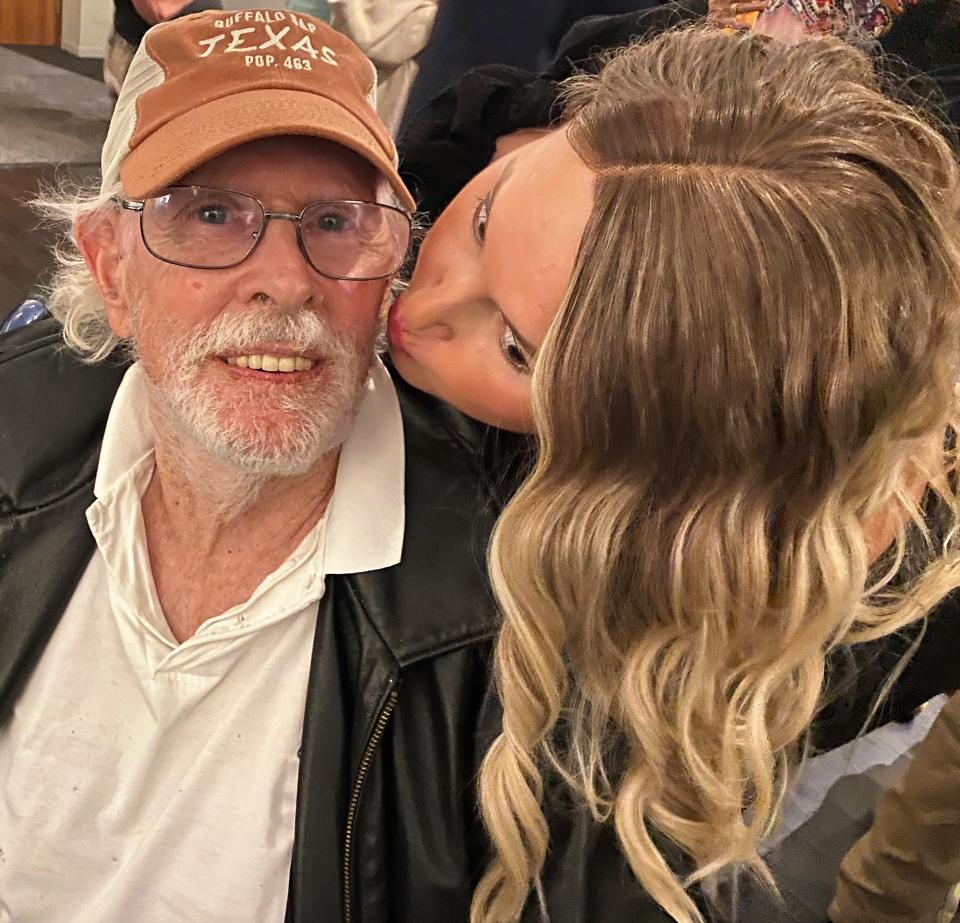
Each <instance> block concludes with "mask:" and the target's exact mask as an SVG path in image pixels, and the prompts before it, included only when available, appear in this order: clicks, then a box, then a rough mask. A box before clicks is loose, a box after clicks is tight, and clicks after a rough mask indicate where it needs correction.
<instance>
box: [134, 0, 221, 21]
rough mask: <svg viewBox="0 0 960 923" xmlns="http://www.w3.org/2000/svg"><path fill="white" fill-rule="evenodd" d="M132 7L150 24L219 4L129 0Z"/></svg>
mask: <svg viewBox="0 0 960 923" xmlns="http://www.w3.org/2000/svg"><path fill="white" fill-rule="evenodd" d="M130 2H131V3H133V8H134V9H135V10H136V11H137V12H138V13H139V14H140V15H141V16H142V17H143V18H144V20H146V21H147V22H148V23H150V25H154V24H156V23H158V22H164V21H165V20H167V19H175V18H176V17H177V16H180V15H182V14H183V13H194V12H197V11H198V10H209V9H220V8H221V4H220V3H219V2H216V3H191V2H187V3H185V2H184V0H130Z"/></svg>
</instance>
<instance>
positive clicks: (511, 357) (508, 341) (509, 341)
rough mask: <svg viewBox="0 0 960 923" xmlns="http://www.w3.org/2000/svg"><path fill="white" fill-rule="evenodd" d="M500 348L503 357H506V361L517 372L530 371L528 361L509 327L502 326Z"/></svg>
mask: <svg viewBox="0 0 960 923" xmlns="http://www.w3.org/2000/svg"><path fill="white" fill-rule="evenodd" d="M500 348H501V350H503V355H504V358H506V360H507V362H509V363H510V365H512V366H513V367H514V368H515V369H516V370H517V371H518V372H529V371H530V361H529V360H528V359H527V357H526V355H525V354H524V352H523V350H522V349H521V348H520V344H519V343H517V338H516V337H515V336H514V335H513V331H512V330H511V329H510V328H509V327H504V329H503V336H501V338H500Z"/></svg>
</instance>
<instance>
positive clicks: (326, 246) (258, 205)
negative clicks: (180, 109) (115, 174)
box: [116, 186, 412, 282]
mask: <svg viewBox="0 0 960 923" xmlns="http://www.w3.org/2000/svg"><path fill="white" fill-rule="evenodd" d="M116 201H117V202H118V204H119V205H120V206H121V207H122V208H125V209H127V210H128V211H135V212H139V213H140V236H141V237H142V238H143V243H144V246H145V247H146V248H147V250H149V251H150V253H151V254H153V256H155V257H156V258H157V259H158V260H163V261H164V262H165V263H172V264H173V265H174V266H184V267H186V268H188V269H230V268H231V267H233V266H237V265H239V264H240V263H242V262H243V261H244V260H245V259H246V258H247V257H248V256H250V254H251V253H253V251H254V250H256V248H257V245H258V244H259V243H260V241H261V240H263V233H264V230H265V228H266V225H267V221H268V220H270V219H271V218H276V219H281V220H284V221H292V222H294V224H296V226H297V243H298V244H299V247H300V251H301V253H303V256H304V258H305V259H306V261H307V262H308V263H309V264H310V265H311V266H312V267H313V268H314V269H315V270H316V271H317V272H318V273H320V275H322V276H326V277H327V278H328V279H342V280H352V281H356V282H362V281H370V280H373V279H383V278H385V277H387V276H391V275H393V273H395V272H396V271H397V270H398V269H399V268H400V267H401V266H402V265H403V262H404V260H405V259H406V257H407V254H408V252H409V250H410V238H411V233H412V221H411V219H410V215H408V214H407V212H405V211H403V210H402V209H399V208H395V207H394V206H392V205H383V204H380V203H377V202H359V201H353V200H339V199H337V200H332V201H325V202H314V203H312V204H311V205H308V206H307V207H306V208H304V209H303V211H301V212H300V214H299V215H295V214H291V213H289V212H268V211H267V210H266V208H264V205H263V203H262V202H261V201H260V200H259V199H256V198H254V197H253V196H250V195H246V194H245V193H242V192H233V191H231V190H229V189H217V188H214V187H212V186H169V187H167V188H166V189H162V190H160V192H158V193H156V194H155V195H152V196H147V197H146V198H144V199H140V200H132V199H123V198H118V199H117V200H116Z"/></svg>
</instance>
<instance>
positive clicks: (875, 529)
mask: <svg viewBox="0 0 960 923" xmlns="http://www.w3.org/2000/svg"><path fill="white" fill-rule="evenodd" d="M926 490H927V479H926V478H925V477H924V476H923V475H922V474H919V473H918V472H917V471H913V472H911V474H910V475H909V476H908V477H907V478H905V483H904V488H903V492H904V493H905V494H906V496H907V498H908V499H909V501H910V502H911V503H920V501H921V500H922V499H923V495H924V493H926ZM909 518H910V517H909V515H908V514H907V511H906V510H904V508H903V507H902V506H901V504H900V503H899V502H898V501H896V500H893V501H891V502H890V505H889V506H888V507H887V508H886V509H883V510H878V511H877V512H876V513H874V514H873V515H872V516H868V517H867V518H866V519H865V520H864V523H863V537H864V539H865V541H866V543H867V557H868V559H869V561H870V563H871V564H872V563H873V562H874V561H876V560H877V558H879V557H880V555H881V554H883V552H884V551H886V550H887V549H888V548H889V547H890V546H891V545H892V544H893V541H894V539H895V538H896V537H897V533H898V532H899V531H900V530H901V529H902V528H903V527H904V525H905V524H906V522H907V520H908V519H909Z"/></svg>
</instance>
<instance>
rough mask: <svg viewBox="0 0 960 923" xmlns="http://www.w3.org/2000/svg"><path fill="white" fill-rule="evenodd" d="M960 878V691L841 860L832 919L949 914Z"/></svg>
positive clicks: (879, 922)
mask: <svg viewBox="0 0 960 923" xmlns="http://www.w3.org/2000/svg"><path fill="white" fill-rule="evenodd" d="M958 883H960V693H954V695H953V696H952V697H951V698H950V699H949V700H948V702H947V704H946V705H945V706H944V707H943V710H942V711H941V712H940V714H939V715H938V716H937V720H936V721H935V722H934V724H933V727H931V728H930V731H929V733H928V734H927V736H926V738H924V740H923V741H922V742H921V743H920V745H919V746H918V747H917V749H916V752H915V754H914V757H913V762H911V763H910V766H909V767H908V769H907V772H906V774H905V775H904V777H903V779H902V780H901V781H900V782H899V783H898V784H897V785H896V786H894V787H893V788H891V789H889V790H888V791H886V792H884V793H883V795H881V796H880V799H879V801H878V802H877V808H876V812H875V814H874V820H873V826H872V827H871V828H870V830H868V831H867V833H866V834H864V836H863V837H861V839H860V840H858V841H857V843H856V844H855V845H854V847H853V849H851V850H850V852H849V853H847V855H846V857H845V858H844V860H843V862H842V863H841V865H840V875H839V877H838V879H837V893H836V895H835V896H834V899H833V902H832V903H831V904H830V909H829V918H830V920H831V921H832V923H863V921H865V920H869V921H870V923H941V921H945V920H952V919H953V916H954V912H955V910H956V906H957V894H956V889H957V885H958Z"/></svg>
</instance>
